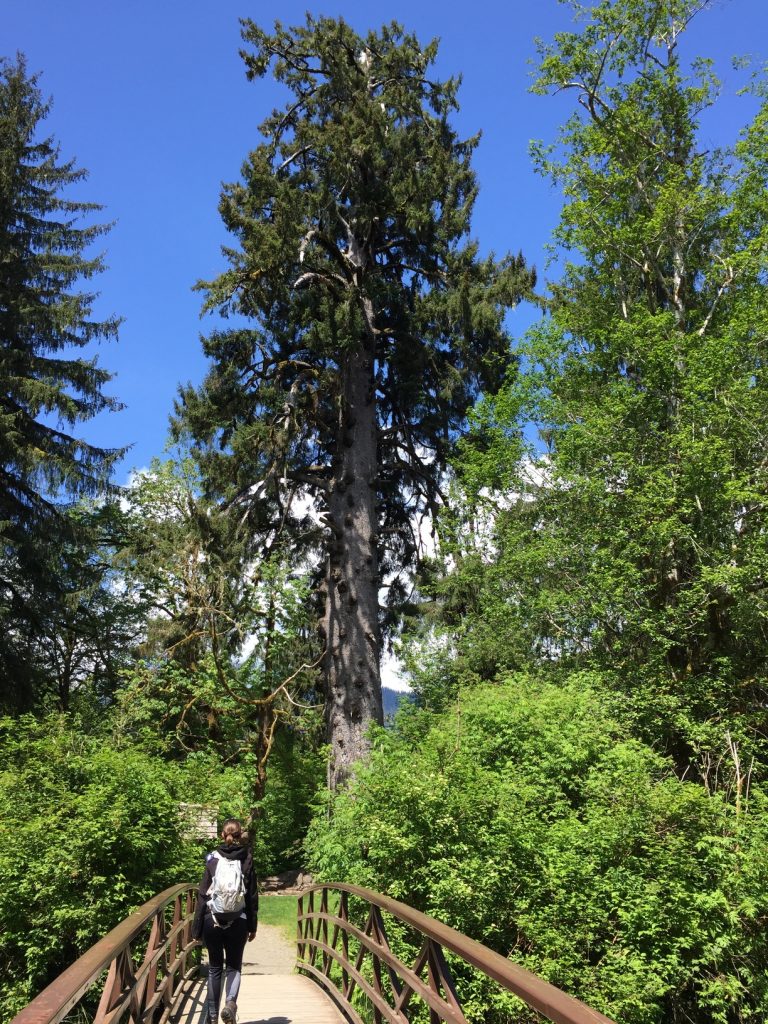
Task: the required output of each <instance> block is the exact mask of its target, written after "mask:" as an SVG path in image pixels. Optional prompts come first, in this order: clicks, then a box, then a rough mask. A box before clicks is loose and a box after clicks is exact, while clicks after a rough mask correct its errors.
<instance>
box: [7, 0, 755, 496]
mask: <svg viewBox="0 0 768 1024" xmlns="http://www.w3.org/2000/svg"><path fill="white" fill-rule="evenodd" d="M308 7H310V5H309V4H308V3H307V2H306V0H303V2H299V3H297V2H294V0H284V2H282V3H279V4H278V3H275V2H274V0H259V2H252V0H251V2H248V0H237V2H233V0H218V2H216V3H213V2H204V0H183V2H182V0H154V2H150V0H121V2H110V0H100V2H96V0H2V9H1V10H0V36H1V38H2V46H1V47H0V53H2V54H4V55H7V56H13V54H14V53H15V52H16V51H17V50H20V51H22V52H24V53H25V54H26V56H27V59H28V64H29V68H30V70H32V71H40V72H42V78H41V83H40V84H41V88H42V90H43V92H44V93H45V94H46V95H51V96H52V97H53V104H54V105H53V110H52V112H51V115H50V117H49V119H48V121H47V123H46V128H47V132H48V133H50V134H52V135H53V136H54V137H55V138H56V139H57V140H58V141H59V143H60V146H61V155H62V158H70V157H75V158H76V160H77V162H78V164H79V165H80V166H81V167H84V168H86V169H87V170H88V171H89V179H88V182H87V183H86V184H85V185H84V186H83V187H82V188H81V189H80V197H81V198H87V199H89V200H93V201H96V202H100V203H102V204H103V205H104V207H105V209H104V214H103V219H104V220H109V221H115V226H114V228H113V230H112V232H111V233H110V234H109V235H108V236H107V238H106V240H105V242H104V248H105V254H106V262H107V265H108V270H107V272H106V273H105V274H103V275H102V277H101V279H100V281H99V282H98V286H99V287H100V290H101V298H100V300H99V307H98V311H99V312H100V313H105V314H106V313H115V314H117V315H119V316H122V317H124V318H125V322H124V324H123V326H122V328H121V332H120V340H119V342H117V343H116V344H109V345H105V346H103V347H102V348H101V350H100V362H101V364H102V365H103V366H105V367H106V368H108V369H110V370H111V371H113V372H114V373H115V375H116V376H115V380H114V381H113V382H112V384H111V386H110V389H109V390H110V392H111V393H112V394H115V395H116V396H117V397H118V398H120V399H121V400H122V401H123V402H125V403H126V406H127V407H126V409H125V410H124V411H123V412H120V413H113V414H109V415H102V416H99V417H97V418H96V419H95V420H93V421H91V423H89V424H88V425H87V426H85V427H83V428H82V429H81V431H80V433H81V434H82V435H83V436H85V437H87V438H88V440H90V441H92V442H94V443H96V444H100V445H103V446H105V447H111V446H122V445H126V444H130V445H132V448H131V450H130V452H129V453H128V455H127V457H126V458H125V459H124V460H123V463H122V464H121V466H120V468H119V470H118V473H117V482H119V483H122V482H125V481H126V479H127V477H128V474H129V472H130V470H131V468H132V467H140V466H146V465H147V464H148V462H149V461H150V459H151V458H152V456H154V455H159V454H162V450H163V447H164V444H165V441H166V435H167V428H168V415H169V413H170V411H171V408H172V404H173V400H174V396H175V394H176V389H177V385H178V384H179V382H186V381H194V382H196V381H199V380H200V379H201V377H202V375H203V373H204V370H205V364H204V360H203V356H202V353H201V351H200V343H199V335H200V333H201V332H205V331H206V330H207V329H209V326H210V324H206V321H201V320H200V318H199V310H200V301H201V299H200V295H199V294H197V293H193V292H192V290H191V289H192V285H193V284H194V283H195V281H197V280H198V279H200V278H203V279H204V278H210V277H212V276H214V275H215V274H216V273H217V272H219V271H220V270H222V269H223V267H224V261H223V258H222V257H221V253H220V247H221V245H222V244H223V243H224V242H226V235H225V232H224V230H223V228H222V226H221V224H220V222H219V216H218V212H217V203H218V195H219V188H220V184H221V182H223V181H233V180H236V179H237V177H238V175H239V168H240V165H241V163H242V161H243V159H244V158H245V156H246V154H247V153H248V151H249V149H251V148H252V147H253V146H254V145H255V144H256V142H257V141H258V133H257V125H258V124H259V123H260V121H261V120H262V119H263V117H264V116H265V115H266V114H267V113H268V112H269V111H270V110H271V109H272V107H273V106H275V105H280V103H281V94H280V93H279V92H278V90H277V88H276V86H274V85H273V83H272V82H271V81H270V80H268V79H263V80H260V81H257V82H253V83H248V82H246V80H245V76H244V74H243V68H242V62H241V60H240V58H239V56H238V48H239V45H240V37H239V24H238V18H239V17H250V18H252V19H253V20H254V21H256V22H258V23H259V24H262V25H265V26H271V25H272V23H273V22H274V20H275V18H280V19H281V20H282V21H283V23H284V24H296V23H299V22H301V21H303V19H304V12H305V10H306V9H307V8H308ZM311 10H312V11H313V13H316V14H326V15H331V16H335V15H342V16H343V17H344V18H345V19H346V20H347V21H349V22H350V23H351V24H352V25H353V26H354V27H355V28H357V29H358V30H360V31H365V30H367V29H368V28H371V27H374V28H376V27H378V26H379V25H380V24H381V23H382V22H383V21H389V20H392V19H394V20H397V21H400V22H402V23H403V24H404V25H405V26H406V28H408V29H409V30H412V31H414V32H416V34H417V35H418V36H419V38H421V39H422V40H424V41H426V40H427V39H430V38H432V37H434V36H438V37H440V39H441V47H440V56H439V61H438V73H439V74H440V75H441V76H442V77H447V76H448V75H450V74H455V73H461V74H462V75H463V79H464V84H463V86H462V89H461V93H460V102H461V112H460V114H459V115H458V117H457V119H456V123H457V125H458V127H459V128H460V130H461V131H463V132H464V133H465V134H471V133H473V132H475V131H478V130H482V133H483V140H482V143H481V145H480V148H479V150H478V153H477V158H476V160H475V167H476V170H477V172H478V177H479V181H480V188H481V192H480V198H479V200H478V203H477V207H476V214H475V218H474V234H475V236H476V237H478V238H479V240H480V243H481V246H482V248H483V249H484V250H488V249H493V250H495V251H496V252H497V253H502V252H506V251H507V250H512V251H517V250H519V249H522V250H523V252H524V253H525V254H526V256H527V258H528V259H529V261H530V262H533V263H535V264H536V265H537V266H538V267H539V268H542V267H543V264H544V259H545V252H544V246H545V244H546V242H547V241H548V239H549V236H550V233H551V231H552V228H553V227H554V225H555V223H556V222H557V216H558V211H559V207H560V200H559V197H558V195H557V193H556V192H555V191H554V190H553V189H552V188H551V186H550V185H549V184H548V183H547V182H545V181H543V180H541V179H539V178H537V177H536V176H535V175H534V173H533V171H532V168H531V164H530V160H529V157H528V144H529V141H530V140H531V139H533V138H544V139H551V138H552V137H553V136H554V133H555V131H556V128H557V125H558V124H559V122H560V121H561V120H563V119H564V116H566V114H567V113H568V112H569V111H570V104H571V100H569V99H564V98H541V97H536V96H532V95H530V94H529V93H528V91H527V90H528V86H529V84H530V75H531V65H530V63H529V61H530V60H531V59H532V58H533V57H534V56H535V46H534V37H536V36H540V37H542V38H545V39H550V38H551V37H552V35H553V33H554V32H555V31H558V30H562V29H565V28H567V27H568V26H569V19H570V15H569V11H568V8H566V7H565V6H563V5H561V4H560V3H558V2H557V0H529V2H525V3H524V2H522V0H506V2H496V0H480V2H477V3H475V4H468V3H467V2H466V0H464V2H461V3H459V2H457V0H442V2H437V0H420V2H418V3H414V2H411V3H406V2H403V0H397V2H390V3H386V4H374V3H371V2H368V0H358V2H356V3H354V2H348V0H342V2H340V0H336V2H329V3H323V4H318V5H311ZM687 45H688V47H689V50H690V51H691V52H697V53H701V54H703V55H707V56H712V57H714V58H715V59H716V61H717V64H718V68H719V70H720V72H721V75H722V77H723V79H724V99H723V102H722V103H721V104H720V105H719V106H718V108H717V112H716V113H715V114H714V115H712V116H710V117H709V119H708V120H707V122H706V126H705V134H706V135H707V138H708V141H709V140H710V139H711V142H712V144H717V143H724V142H729V141H731V140H732V139H733V137H734V135H735V132H736V130H737V129H738V127H739V126H740V125H741V124H742V123H743V121H744V120H745V118H746V117H747V114H748V108H746V107H745V106H744V104H741V106H739V104H738V103H737V102H736V101H735V99H734V93H735V91H736V89H737V87H738V86H739V84H741V82H742V79H741V78H739V77H737V76H736V75H735V74H734V73H733V72H731V71H730V63H729V62H730V58H731V57H732V56H734V55H736V54H752V55H754V56H755V57H757V58H758V59H761V60H763V61H764V60H766V59H768V0H716V2H715V4H714V6H713V8H712V10H711V11H709V12H707V13H706V14H704V15H702V16H701V17H700V18H699V19H698V21H697V22H696V23H695V27H694V29H693V31H692V32H691V33H690V35H689V37H688V44H687ZM531 315H532V314H531V313H530V311H528V310H525V309H521V310H519V311H518V312H516V313H515V314H513V316H512V319H511V327H512V329H513V330H514V331H518V330H519V331H520V332H522V331H523V330H524V329H525V326H526V325H527V324H528V323H529V322H530V317H531Z"/></svg>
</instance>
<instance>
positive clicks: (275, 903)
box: [259, 893, 297, 942]
mask: <svg viewBox="0 0 768 1024" xmlns="http://www.w3.org/2000/svg"><path fill="white" fill-rule="evenodd" d="M296 903H297V897H296V896H280V895H279V894H275V893H272V894H271V895H269V896H259V922H260V923H261V924H272V925H275V926H276V927H277V928H279V929H280V930H281V931H282V932H283V934H284V935H285V937H286V938H287V939H288V940H289V942H295V941H296Z"/></svg>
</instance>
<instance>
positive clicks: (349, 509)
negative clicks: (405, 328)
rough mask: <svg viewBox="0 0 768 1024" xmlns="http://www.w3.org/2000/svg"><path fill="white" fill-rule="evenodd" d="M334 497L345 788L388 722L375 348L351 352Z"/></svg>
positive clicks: (328, 671)
mask: <svg viewBox="0 0 768 1024" xmlns="http://www.w3.org/2000/svg"><path fill="white" fill-rule="evenodd" d="M342 375H343V398H342V402H341V407H340V409H339V420H338V431H337V448H336V454H335V460H334V472H333V478H332V481H331V487H330V494H329V499H328V503H329V513H330V515H329V526H330V528H331V530H332V531H333V537H332V539H331V544H330V549H329V556H328V563H327V569H326V606H325V622H324V627H325V641H326V645H327V647H326V653H325V659H324V668H325V682H326V698H325V721H326V732H327V738H328V742H329V743H330V745H331V755H330V764H329V769H328V784H329V787H330V788H331V790H335V789H337V788H338V787H339V786H341V785H343V784H344V782H345V781H346V780H347V779H348V778H349V776H350V774H351V772H352V769H353V766H354V764H355V762H356V761H358V760H360V758H361V757H363V756H364V754H365V753H366V752H367V750H368V740H367V737H366V733H367V730H368V727H369V726H370V724H371V722H378V723H382V722H383V712H382V702H381V679H380V676H379V648H380V635H379V575H378V561H377V551H376V545H377V514H376V475H377V452H376V447H377V444H376V441H377V430H376V403H375V392H374V383H373V381H374V356H373V343H372V340H371V339H366V340H365V342H364V343H362V344H361V345H360V347H359V348H356V349H355V350H353V351H350V352H349V353H348V354H347V355H346V357H345V359H344V363H343V366H342Z"/></svg>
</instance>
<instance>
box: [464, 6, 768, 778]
mask: <svg viewBox="0 0 768 1024" xmlns="http://www.w3.org/2000/svg"><path fill="white" fill-rule="evenodd" d="M574 6H575V8H576V9H577V10H580V7H579V6H578V5H574ZM702 6H703V5H701V4H699V3H692V2H688V0H665V2H664V3H645V2H640V0H611V2H600V3H597V4H595V5H594V6H593V7H591V8H590V9H589V16H588V19H587V21H586V24H585V25H584V27H583V29H582V31H581V32H579V33H570V32H569V33H565V34H563V35H561V36H558V37H557V39H556V41H555V43H554V44H553V45H551V46H543V47H542V54H541V57H542V59H541V64H540V68H539V77H538V79H537V82H536V86H535V88H536V89H537V91H540V92H542V93H548V92H555V91H562V90H566V91H571V92H572V93H573V94H574V96H575V98H576V99H577V100H578V108H577V109H578V112H577V113H575V114H574V115H573V116H572V118H571V119H570V120H569V121H568V122H567V123H566V125H565V126H564V127H563V129H562V132H561V134H560V136H559V138H558V140H557V143H556V144H555V145H554V146H553V147H551V148H549V149H547V148H545V147H543V146H538V147H537V148H536V150H535V152H536V158H537V163H538V166H539V168H540V170H542V172H543V173H546V174H548V175H550V176H551V177H552V179H553V180H554V181H555V182H556V183H557V184H558V185H559V186H560V187H561V188H562V190H563V193H564V195H565V197H566V200H567V201H566V205H565V207H564V209H563V213H562V220H561V224H560V227H559V229H558V231H557V234H556V241H557V242H559V244H560V245H561V247H562V249H563V251H564V252H565V253H566V254H568V253H572V254H574V259H573V262H569V263H567V264H566V265H565V270H564V274H563V278H562V280H561V281H560V282H559V283H557V284H556V285H553V286H552V294H551V301H550V310H551V316H550V317H549V318H548V319H546V320H544V321H543V322H542V323H541V324H540V325H539V326H538V327H537V328H536V329H535V330H534V331H533V332H532V334H531V337H530V338H529V342H528V345H527V349H526V352H527V357H528V365H529V366H530V368H531V372H530V374H529V375H527V377H526V380H525V382H523V383H518V384H517V385H515V384H514V383H513V384H512V385H511V386H509V387H508V388H507V389H506V390H505V391H504V392H503V393H502V394H501V395H500V397H499V399H498V401H496V402H489V403H486V405H485V407H484V408H483V409H481V410H480V412H479V414H478V430H477V444H475V445H473V446H472V447H471V448H467V449H466V450H465V456H466V457H465V460H464V472H465V479H466V482H467V484H468V487H469V491H470V493H471V494H474V495H477V496H478V497H477V501H476V504H475V514H476V515H479V516H483V515H485V516H486V522H492V523H493V526H492V528H491V533H489V535H488V536H487V538H486V553H484V552H483V551H482V550H480V549H479V548H475V550H472V549H471V548H470V547H468V545H467V544H466V543H465V542H463V541H461V539H460V538H459V535H458V531H454V533H455V536H456V538H457V542H459V543H458V547H459V551H460V553H461V555H462V557H460V559H459V565H460V571H459V574H458V575H457V577H456V581H455V585H450V586H449V588H448V589H449V593H450V595H451V598H450V599H452V600H453V601H454V603H455V604H456V605H457V606H460V605H461V601H462V600H464V599H466V600H467V601H468V602H469V604H468V607H469V609H470V611H471V613H472V616H473V622H477V621H478V619H479V618H480V616H479V615H478V614H477V611H476V608H477V605H478V604H480V605H482V606H483V609H484V611H483V617H482V623H483V624H484V626H483V624H481V625H480V630H479V631H478V632H474V633H471V632H470V630H466V631H465V632H464V634H463V635H462V639H461V641H460V646H461V647H462V650H463V652H464V655H465V656H466V658H467V661H466V663H465V668H466V669H467V670H472V669H474V671H476V672H478V673H479V674H480V675H481V676H482V675H493V673H494V672H495V671H497V670H498V668H499V667H503V666H505V665H507V666H509V665H515V664H520V663H521V662H522V661H523V660H524V659H525V658H527V657H530V655H531V654H533V655H534V656H535V657H536V658H538V659H540V660H541V661H542V662H544V663H546V664H548V665H549V666H550V670H551V671H553V672H556V671H558V668H560V669H565V670H568V669H569V668H570V667H572V666H574V665H578V666H590V667H593V668H597V669H599V670H600V672H601V673H602V674H603V676H604V678H606V679H607V678H611V679H612V680H613V685H614V686H615V687H616V688H617V689H619V690H620V691H621V692H622V693H623V694H624V695H625V699H626V701H627V706H628V708H630V709H631V711H632V713H633V715H634V716H635V721H636V727H637V729H638V730H639V732H640V734H641V735H643V736H645V737H647V738H648V739H650V740H652V741H654V742H660V743H662V744H663V745H665V746H666V749H668V750H669V751H670V752H671V753H673V755H674V758H675V761H676V763H677V764H678V768H679V770H680V771H681V772H685V771H687V770H689V769H690V766H691V763H692V762H694V763H695V764H696V766H697V768H698V770H699V771H700V773H701V775H702V777H703V778H704V779H705V781H706V782H707V783H708V784H712V785H714V784H715V779H716V770H715V766H716V764H717V763H718V761H719V759H720V756H721V753H722V752H723V751H726V750H728V749H730V745H731V744H732V743H736V745H737V747H739V748H740V750H741V754H740V755H739V756H740V757H741V758H742V759H743V760H744V762H745V763H748V761H749V758H750V757H751V756H753V755H758V756H764V755H765V745H764V737H765V735H766V726H767V725H768V722H767V721H766V707H768V702H767V701H766V696H767V693H766V686H765V659H766V653H767V644H768V632H767V631H766V621H768V604H766V598H767V595H768V589H767V583H768V559H767V555H768V551H766V545H765V537H766V519H765V516H766V503H765V495H766V486H767V485H768V477H766V462H765V454H764V453H765V446H766V443H767V442H768V400H767V396H768V392H767V391H766V380H765V345H764V339H765V333H766V307H765V301H764V288H765V277H766V269H767V263H766V259H767V256H768V202H766V196H768V191H766V184H768V181H767V179H766V173H767V172H768V150H767V149H766V139H767V138H768V134H767V133H766V117H767V116H768V113H767V111H766V108H765V106H764V105H763V106H762V107H761V109H760V110H759V112H758V114H757V116H756V117H755V119H754V121H753V122H752V124H751V125H750V126H749V127H748V128H747V129H746V130H745V131H744V132H743V133H742V135H741V137H740V139H739V141H738V142H737V143H736V144H735V146H733V147H732V148H731V149H730V150H723V151H711V150H708V149H707V148H706V147H705V146H704V145H702V143H701V141H700V138H699V127H698V126H699V118H700V116H701V114H702V111H704V110H705V109H706V108H707V107H709V106H710V105H711V104H712V103H714V102H715V99H716V93H717V85H716V82H715V80H714V78H713V76H712V74H711V71H710V68H709V65H708V64H707V63H706V62H702V61H695V62H693V65H692V67H687V66H686V64H685V62H684V60H683V56H682V43H683V33H684V29H685V27H686V26H687V24H688V23H689V21H690V19H691V18H692V17H693V16H694V14H695V13H697V11H698V10H699V9H700V8H701V7H702ZM528 418H530V419H532V420H533V421H534V422H535V423H536V424H537V426H538V428H539V432H540V436H541V438H542V439H543V441H544V446H545V450H544V451H543V452H542V450H541V446H533V445H528V446H526V445H525V444H524V443H523V439H522V438H521V436H520V434H519V424H520V423H521V422H524V421H525V420H526V419H528ZM498 452H500V453H501V458H500V460H494V459H490V458H488V455H489V453H491V454H493V453H498ZM494 491H495V497H494V503H495V508H494V509H489V508H488V504H489V499H490V497H491V495H492V493H493V492H494ZM500 495H501V498H499V496H500ZM491 538H492V539H491ZM490 550H493V551H495V555H496V557H495V559H494V564H492V565H491V564H484V563H488V558H487V551H490ZM473 602H474V603H473ZM761 751H762V753H761Z"/></svg>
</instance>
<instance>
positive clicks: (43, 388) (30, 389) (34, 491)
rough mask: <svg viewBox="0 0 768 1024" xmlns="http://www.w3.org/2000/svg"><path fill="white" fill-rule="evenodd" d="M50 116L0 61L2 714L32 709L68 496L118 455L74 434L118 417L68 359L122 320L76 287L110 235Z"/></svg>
mask: <svg viewBox="0 0 768 1024" xmlns="http://www.w3.org/2000/svg"><path fill="white" fill-rule="evenodd" d="M48 109H49V105H48V104H47V103H45V102H44V101H43V99H42V97H41V94H40V90H39V88H38V85H37V78H36V77H35V76H30V75H28V73H27V70H26V65H25V62H24V59H23V58H22V57H17V59H16V61H15V62H11V61H8V60H3V61H1V62H0V268H2V269H1V270H0V382H2V387H1V388H0V392H1V394H0V543H1V544H2V556H1V557H0V621H1V622H2V629H0V678H1V679H2V696H0V700H1V701H2V702H3V703H5V704H8V705H17V704H22V705H23V704H29V703H30V701H31V700H32V697H33V688H34V685H35V683H36V681H39V674H38V673H36V671H35V669H36V666H37V660H36V658H35V657H34V650H33V648H34V639H35V635H36V633H37V631H38V628H39V625H40V623H39V619H38V615H37V611H36V609H37V607H38V605H39V603H40V601H41V600H45V598H46V595H48V594H50V592H51V590H53V591H54V592H58V591H59V589H60V588H59V581H58V579H57V578H56V577H55V576H54V577H53V578H52V577H51V575H50V572H49V569H50V565H51V558H50V557H49V554H50V552H51V551H55V550H56V548H57V546H59V545H62V544H65V543H71V542H72V541H73V539H74V538H75V537H76V536H77V530H76V525H75V522H74V520H72V519H71V518H68V517H67V516H66V515H64V510H65V499H67V498H70V497H72V496H79V495H83V494H94V493H97V492H99V491H101V490H102V489H103V487H104V485H105V483H106V481H107V479H108V476H109V472H110V468H111V466H112V465H113V463H114V461H115V459H116V458H118V457H119V456H120V455H121V454H122V453H121V452H120V451H115V450H106V449H102V448H98V447H95V446H93V445H90V444H88V443H87V442H85V441H82V440H80V439H78V438H77V437H76V436H74V435H73V434H71V433H70V432H69V430H71V429H72V428H73V427H75V426H76V425H77V424H79V423H82V422H83V421H85V420H88V419H90V418H91V417H92V416H94V415H95V414H96V413H98V412H100V411H102V410H104V409H116V408H119V406H118V403H117V402H116V401H115V400H114V399H112V398H108V397H106V396H105V395H104V394H103V392H102V387H103V385H104V384H106V382H107V381H108V380H109V379H110V375H109V374H108V373H107V372H106V371H104V370H102V369H100V368H99V367H98V366H97V364H96V360H95V359H94V358H90V357H86V356H84V355H83V356H80V357H75V358H73V357H72V355H71V351H70V350H71V349H73V348H74V349H79V348H83V347H84V346H86V345H88V344H90V343H91V342H93V341H95V340H98V339H100V338H110V337H112V336H114V335H115V333H116V330H117V321H116V320H115V319H107V320H103V321H97V320H94V319H93V318H92V305H93V301H94V298H95V296H94V294H93V293H92V292H88V291H77V290H76V286H77V282H78V281H79V280H81V279H84V280H88V279H90V278H92V277H93V276H94V275H95V274H96V273H98V272H99V271H100V270H101V269H102V267H103V264H102V260H101V258H100V257H99V256H91V255H88V254H87V252H88V250H89V248H90V246H91V245H92V244H93V242H94V241H95V240H96V239H97V238H98V237H100V236H101V235H102V234H104V232H105V231H106V227H104V226H101V225H92V226H81V225H80V224H79V222H80V221H81V219H82V218H83V217H84V216H85V215H86V214H89V213H91V212H92V211H94V210H97V209H99V207H98V206H96V205H94V204H93V203H85V202H80V201H76V200H70V199H65V198H63V197H62V195H61V193H62V192H63V191H64V190H65V189H67V188H68V187H69V186H71V185H73V184H75V183H76V182H78V181H81V180H82V178H83V177H84V172H83V171H81V170H78V169H77V168H76V167H75V165H74V163H73V162H72V161H68V162H61V161H60V159H59V151H58V147H57V146H56V144H55V143H54V141H53V140H52V139H50V138H47V139H42V140H41V139H39V137H38V131H39V126H40V124H41V122H42V121H43V120H44V119H45V117H46V115H47V113H48ZM31 655H32V656H31Z"/></svg>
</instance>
